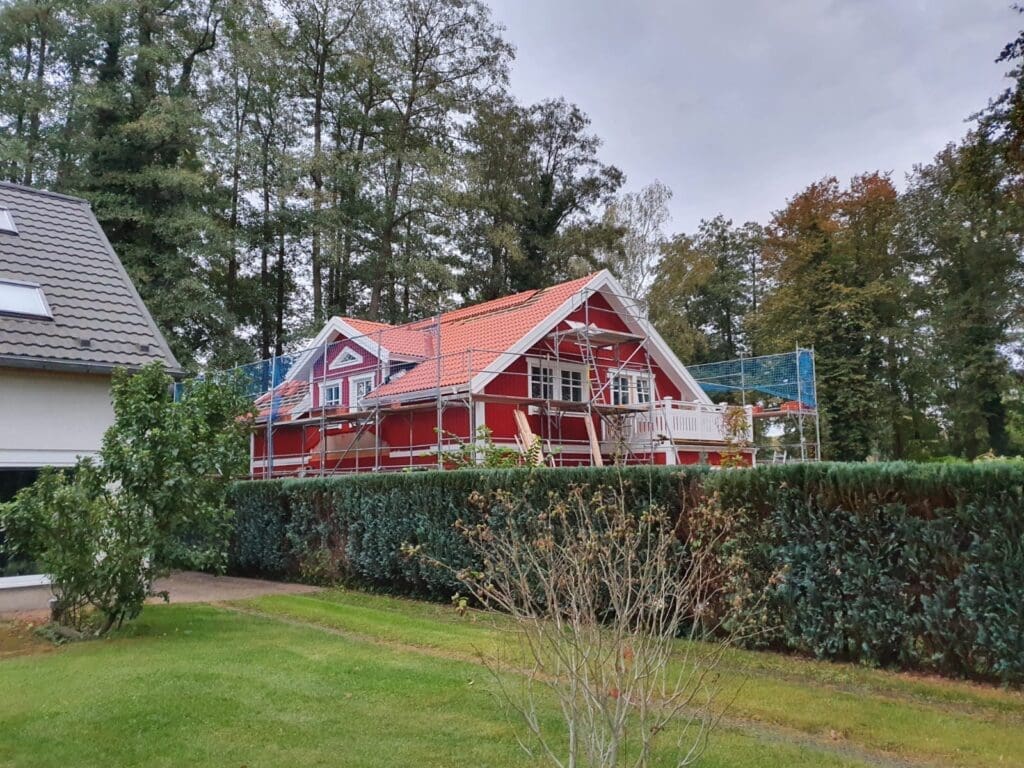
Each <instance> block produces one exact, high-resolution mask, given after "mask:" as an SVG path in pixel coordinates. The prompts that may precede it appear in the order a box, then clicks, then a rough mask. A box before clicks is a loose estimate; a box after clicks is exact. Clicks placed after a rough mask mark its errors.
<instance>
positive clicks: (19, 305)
mask: <svg viewBox="0 0 1024 768" xmlns="http://www.w3.org/2000/svg"><path fill="white" fill-rule="evenodd" d="M0 315H14V316H15V317H40V318H46V319H47V320H51V319H53V315H52V314H50V307H49V305H48V304H47V303H46V296H45V295H43V289H42V288H40V287H39V285H38V284H36V283H22V282H18V281H16V280H0Z"/></svg>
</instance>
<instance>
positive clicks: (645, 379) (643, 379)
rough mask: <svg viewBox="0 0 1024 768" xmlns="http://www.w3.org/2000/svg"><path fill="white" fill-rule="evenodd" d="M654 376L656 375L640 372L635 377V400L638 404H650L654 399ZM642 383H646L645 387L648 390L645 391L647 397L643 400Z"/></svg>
mask: <svg viewBox="0 0 1024 768" xmlns="http://www.w3.org/2000/svg"><path fill="white" fill-rule="evenodd" d="M652 378H654V377H653V376H648V375H647V374H646V373H638V374H637V375H636V376H634V377H633V392H634V400H635V401H636V404H637V405H650V404H651V401H652V400H653V399H654V392H653V390H654V386H653V382H652V381H651V379H652ZM641 384H643V385H645V386H644V389H645V390H646V391H645V393H644V394H646V395H647V399H646V400H641V399H640V385H641Z"/></svg>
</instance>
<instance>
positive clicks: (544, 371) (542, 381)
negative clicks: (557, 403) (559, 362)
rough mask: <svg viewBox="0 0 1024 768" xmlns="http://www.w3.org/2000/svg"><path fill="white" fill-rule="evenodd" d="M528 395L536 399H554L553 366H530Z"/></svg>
mask: <svg viewBox="0 0 1024 768" xmlns="http://www.w3.org/2000/svg"><path fill="white" fill-rule="evenodd" d="M530 397H532V398H534V399H536V400H554V398H555V370H554V368H549V367H548V366H546V365H531V366H530Z"/></svg>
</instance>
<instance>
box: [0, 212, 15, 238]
mask: <svg viewBox="0 0 1024 768" xmlns="http://www.w3.org/2000/svg"><path fill="white" fill-rule="evenodd" d="M0 232H6V233H7V234H9V235H16V234H18V228H17V227H16V226H14V217H13V216H12V215H11V211H10V209H9V208H0Z"/></svg>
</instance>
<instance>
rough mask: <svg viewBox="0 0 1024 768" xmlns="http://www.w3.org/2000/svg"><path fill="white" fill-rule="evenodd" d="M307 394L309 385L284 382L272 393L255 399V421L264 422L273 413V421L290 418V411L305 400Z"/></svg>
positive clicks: (297, 382)
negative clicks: (256, 410)
mask: <svg viewBox="0 0 1024 768" xmlns="http://www.w3.org/2000/svg"><path fill="white" fill-rule="evenodd" d="M308 392H309V384H308V383H307V382H305V381H286V382H284V383H282V384H279V385H278V386H277V387H276V388H275V389H274V391H273V392H264V393H263V394H262V395H260V396H259V397H258V398H256V408H257V409H258V412H257V414H256V418H257V420H261V421H262V420H265V419H267V417H268V416H269V415H270V412H271V410H273V412H274V420H275V421H278V420H281V421H283V420H286V419H290V418H291V417H292V416H295V415H298V414H293V413H292V411H293V410H294V409H295V408H296V407H298V405H299V404H300V403H301V402H302V401H303V400H304V399H305V397H306V394H307V393H308Z"/></svg>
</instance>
